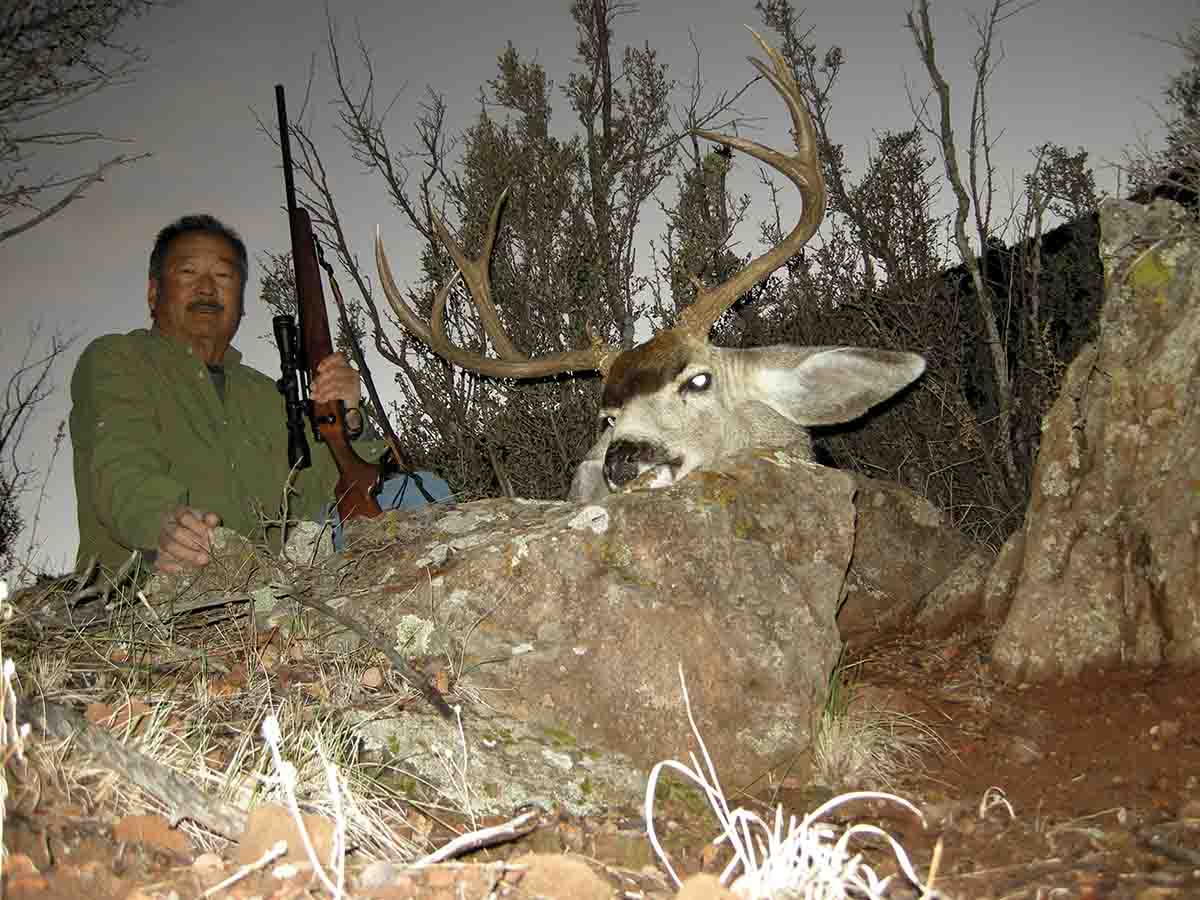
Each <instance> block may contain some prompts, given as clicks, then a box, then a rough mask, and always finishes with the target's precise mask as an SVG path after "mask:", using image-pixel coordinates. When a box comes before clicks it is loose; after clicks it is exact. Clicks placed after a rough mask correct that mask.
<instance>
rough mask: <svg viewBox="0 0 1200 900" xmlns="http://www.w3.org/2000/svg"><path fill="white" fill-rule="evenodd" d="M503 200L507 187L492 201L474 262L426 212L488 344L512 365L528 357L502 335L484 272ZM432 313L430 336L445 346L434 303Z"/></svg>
mask: <svg viewBox="0 0 1200 900" xmlns="http://www.w3.org/2000/svg"><path fill="white" fill-rule="evenodd" d="M506 200H508V188H505V189H504V190H503V191H501V192H500V196H499V197H498V198H497V199H496V203H495V205H494V206H493V207H492V215H491V218H490V219H489V220H488V230H487V236H486V237H485V238H484V241H483V248H482V249H481V250H480V251H479V255H478V256H476V257H475V258H474V259H469V258H468V257H467V254H466V252H465V251H464V250H463V248H462V245H461V244H459V243H458V241H456V240H454V238H453V237H452V236H451V235H450V231H449V229H447V228H446V224H445V223H444V222H443V221H442V217H441V216H439V215H438V214H437V213H435V212H432V211H430V218H431V219H432V220H433V227H434V229H435V230H436V231H437V234H438V237H439V238H440V239H441V241H442V245H443V246H444V247H445V248H446V249H447V250H448V251H449V252H450V257H451V258H452V259H453V260H454V264H455V265H456V266H458V270H459V271H460V272H461V273H462V276H463V279H464V280H465V281H466V282H467V289H468V290H469V291H470V292H471V299H472V300H473V301H475V308H476V309H477V310H479V318H480V320H481V321H482V322H483V330H484V331H486V332H487V336H488V337H489V338H491V341H492V344H493V346H495V348H496V353H497V354H499V355H500V357H501V358H502V359H507V360H512V361H513V362H525V361H527V360H528V359H529V357H528V356H526V355H525V354H524V353H522V352H521V351H520V350H518V349H517V348H516V346H515V345H514V344H513V342H512V341H511V340H510V339H509V337H508V335H507V334H506V333H505V331H504V326H503V325H501V324H500V314H499V313H498V312H496V304H495V303H493V302H492V279H491V275H490V274H489V272H488V269H489V266H490V263H491V259H492V248H493V247H494V246H495V244H496V231H497V229H498V228H499V227H500V211H501V210H502V209H503V208H504V203H505V201H506ZM452 284H454V279H450V282H449V283H448V284H447V285H446V294H449V287H450V285H452ZM444 300H445V298H444V297H443V303H442V305H441V308H442V309H444V307H445V302H444ZM434 310H435V311H434V314H433V318H432V321H431V325H432V326H433V333H434V335H435V336H437V337H439V338H441V340H442V341H443V342H445V343H449V340H448V339H447V338H446V333H445V320H444V319H443V318H442V314H441V310H440V309H439V307H438V304H437V303H436V302H435V303H434Z"/></svg>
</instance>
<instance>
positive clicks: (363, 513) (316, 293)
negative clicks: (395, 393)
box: [275, 85, 383, 522]
mask: <svg viewBox="0 0 1200 900" xmlns="http://www.w3.org/2000/svg"><path fill="white" fill-rule="evenodd" d="M275 102H276V106H277V107H278V110H279V145H280V149H281V150H282V152H283V173H284V188H285V191H286V194H287V205H288V227H289V231H290V233H291V240H292V263H293V265H294V267H295V271H296V314H297V319H298V320H299V338H300V347H299V352H298V354H297V357H298V359H297V363H298V365H299V367H300V368H302V369H303V370H304V372H305V373H306V374H307V378H304V379H301V381H302V383H303V384H304V385H305V387H307V385H308V384H309V383H310V382H311V381H312V379H314V378H315V377H316V372H317V364H318V363H319V362H320V361H321V360H323V359H324V358H325V357H327V356H329V354H331V353H333V339H332V338H331V336H330V332H329V316H328V313H327V311H326V308H325V293H324V291H323V290H322V288H321V271H320V268H319V267H318V264H317V250H316V237H315V235H314V234H313V228H312V219H311V218H310V217H309V214H308V210H306V209H304V208H303V207H300V206H297V204H296V189H295V185H294V182H293V180H292V155H291V149H290V146H289V141H288V120H287V108H286V106H285V104H284V97H283V85H276V86H275ZM285 365H286V362H285ZM286 374H287V373H286V372H285V379H286ZM281 390H282V388H281ZM305 402H306V407H307V411H308V415H309V421H310V422H311V423H312V429H313V435H314V436H315V437H316V439H317V440H318V441H321V442H323V443H324V444H325V446H326V447H328V448H329V452H330V454H331V455H332V456H333V461H334V463H335V464H336V465H337V470H338V482H337V488H336V496H337V510H338V517H339V518H340V519H341V520H342V521H343V522H346V521H348V520H350V519H353V518H359V517H366V518H373V517H375V516H378V515H379V514H380V512H381V510H380V508H379V503H378V501H377V500H376V499H375V496H374V495H375V494H376V493H377V492H378V490H379V484H380V481H381V479H382V475H383V468H382V466H380V465H378V464H374V463H369V462H367V461H366V460H364V459H363V458H362V457H361V456H359V455H358V453H356V452H355V450H354V447H352V446H351V444H350V439H349V438H348V437H347V435H346V419H345V406H344V404H343V403H342V402H341V401H340V400H338V401H335V402H327V403H314V402H313V401H312V400H311V399H306V401H305Z"/></svg>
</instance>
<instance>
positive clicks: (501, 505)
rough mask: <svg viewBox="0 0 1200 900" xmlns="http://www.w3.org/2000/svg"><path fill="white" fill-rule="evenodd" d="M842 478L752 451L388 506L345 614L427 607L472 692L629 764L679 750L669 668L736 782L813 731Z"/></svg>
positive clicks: (827, 665)
mask: <svg viewBox="0 0 1200 900" xmlns="http://www.w3.org/2000/svg"><path fill="white" fill-rule="evenodd" d="M854 492H855V483H854V480H853V479H852V478H851V477H850V476H849V475H846V474H844V473H841V472H838V471H835V470H832V469H824V468H821V467H818V466H815V465H812V464H811V463H808V462H805V461H804V459H803V457H802V455H801V454H799V453H791V452H788V451H786V450H770V451H767V450H763V451H750V452H747V453H743V454H741V455H739V456H737V457H734V458H733V459H731V460H729V461H726V462H724V463H723V464H722V471H721V472H719V473H718V472H712V471H701V472H698V473H695V474H694V475H692V476H690V477H688V478H687V479H684V481H682V482H681V483H679V484H678V485H675V486H673V487H672V488H670V489H669V490H635V491H632V492H630V493H625V494H620V495H614V496H612V497H608V498H605V499H604V500H603V501H601V502H600V503H599V504H595V505H581V504H574V503H540V502H530V501H520V500H485V501H478V502H475V503H470V504H465V505H463V506H461V507H457V508H453V509H451V510H449V511H446V510H437V509H433V510H427V511H425V512H416V513H403V514H401V515H402V516H403V517H404V523H403V525H402V526H401V527H403V528H404V529H406V531H407V532H408V533H407V534H406V539H405V542H404V544H394V545H392V546H391V547H390V548H389V549H388V552H387V560H388V567H389V570H390V574H389V578H388V581H387V582H386V583H384V584H382V585H375V589H374V590H370V589H366V588H365V586H364V589H365V592H364V593H363V594H361V595H360V596H356V598H355V600H354V605H353V611H354V612H356V613H357V614H358V615H359V616H360V617H362V618H364V619H366V620H368V621H371V622H372V623H373V624H374V626H375V627H376V628H377V629H379V630H381V631H383V632H385V633H393V634H394V633H395V632H396V629H397V628H398V627H401V625H402V620H403V619H404V618H405V617H406V616H408V615H411V614H412V613H414V612H417V613H421V612H426V611H429V610H432V611H433V617H434V618H435V619H437V620H438V621H439V622H440V623H442V624H441V627H443V628H444V630H445V631H446V632H447V633H449V634H451V635H458V636H459V637H461V638H462V642H463V648H462V654H463V656H462V669H463V671H464V672H465V673H467V674H466V675H465V676H464V678H463V686H464V687H465V688H468V689H469V691H470V692H471V693H473V694H475V695H476V696H478V697H481V698H483V699H484V700H486V702H487V703H488V704H489V705H491V706H493V707H495V708H497V709H499V710H501V711H503V712H505V713H507V714H509V715H511V716H512V717H514V718H515V719H519V720H525V721H532V722H535V723H537V724H539V725H540V726H542V727H544V728H545V729H548V730H549V731H550V732H551V733H554V734H559V735H561V736H562V740H563V742H564V744H565V745H569V746H580V747H583V746H589V747H596V748H605V749H608V750H615V751H617V752H619V753H621V754H623V755H624V756H627V757H629V758H630V759H631V760H633V762H634V763H635V764H636V765H638V766H640V767H642V769H643V770H644V771H648V770H649V768H650V767H651V766H653V765H654V764H655V763H656V762H658V761H659V760H661V759H664V758H667V757H675V758H679V759H684V760H686V759H687V758H688V756H687V755H688V752H689V750H692V749H695V746H694V743H693V740H692V737H691V730H690V728H689V726H688V723H687V717H686V713H685V710H684V706H683V702H682V698H681V692H680V681H679V670H680V667H682V669H683V674H684V676H685V678H686V679H687V686H688V691H689V693H690V696H691V701H692V708H693V711H694V712H695V714H696V717H697V724H698V726H699V728H700V730H701V733H702V734H703V735H704V737H705V740H706V741H707V743H708V747H709V750H710V751H711V752H712V754H713V758H714V760H715V761H716V762H717V765H718V767H719V769H720V771H721V773H722V777H724V778H727V779H728V783H729V784H738V783H742V782H744V781H748V780H750V779H751V778H754V777H758V776H761V775H762V774H763V773H764V772H766V771H768V770H770V769H772V768H776V767H783V766H787V765H789V764H792V763H794V761H795V758H796V756H797V754H798V753H800V752H801V751H803V750H805V749H806V748H807V747H808V746H809V744H810V742H811V740H812V733H813V726H814V725H815V724H816V718H817V716H818V715H819V713H820V710H821V709H822V707H823V704H824V702H825V697H826V690H827V684H828V678H829V673H830V671H831V670H832V668H833V666H834V664H835V663H836V661H837V658H838V653H839V650H840V647H841V641H840V638H839V635H838V630H837V625H836V622H835V615H836V612H837V607H838V602H839V599H840V596H841V592H842V585H843V581H844V579H845V576H846V571H847V568H848V566H849V562H850V556H851V551H852V548H853V544H854V524H855V509H854V502H853V497H854ZM418 524H419V531H413V530H412V529H414V528H415V527H417V525H418ZM366 527H367V528H371V529H378V527H379V526H378V525H369V526H366ZM362 540H368V538H367V537H366V535H365V533H364V535H363V537H362ZM357 581H358V578H357V574H356V576H355V577H354V578H353V581H347V583H346V585H345V588H344V590H345V591H346V593H347V594H348V595H354V594H355V593H356V588H357V587H358V585H357ZM408 592H411V594H410V596H411V597H412V600H411V602H409V603H406V604H398V603H397V602H396V600H397V595H398V594H400V595H402V596H403V595H405V594H406V593H408ZM344 608H345V609H346V610H347V611H351V607H350V606H347V607H344ZM467 721H468V731H469V729H470V711H469V710H468V713H467Z"/></svg>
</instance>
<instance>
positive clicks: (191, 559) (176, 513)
mask: <svg viewBox="0 0 1200 900" xmlns="http://www.w3.org/2000/svg"><path fill="white" fill-rule="evenodd" d="M220 524H221V517H220V516H218V515H217V514H216V513H211V512H203V511H201V510H198V509H193V508H192V507H190V506H177V507H175V508H174V509H173V510H171V511H170V512H168V513H167V514H166V515H164V516H163V524H162V530H161V531H159V533H158V560H157V562H156V563H155V566H156V568H157V569H158V571H160V572H167V573H168V574H171V575H176V574H178V573H180V572H187V571H190V570H192V569H198V568H200V567H201V566H205V565H208V561H209V559H210V558H211V557H210V556H209V551H210V549H211V548H212V532H213V529H214V528H216V527H217V526H218V525H220Z"/></svg>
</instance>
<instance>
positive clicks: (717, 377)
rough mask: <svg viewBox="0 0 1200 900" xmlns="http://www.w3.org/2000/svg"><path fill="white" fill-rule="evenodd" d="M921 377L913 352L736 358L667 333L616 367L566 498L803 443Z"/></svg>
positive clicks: (666, 481) (816, 351) (755, 352)
mask: <svg viewBox="0 0 1200 900" xmlns="http://www.w3.org/2000/svg"><path fill="white" fill-rule="evenodd" d="M924 371H925V360H924V359H922V358H921V357H920V356H918V355H916V354H915V353H904V352H898V351H891V350H869V349H861V348H856V347H797V346H792V345H787V344H782V345H777V346H772V347H758V348H754V349H746V350H738V349H729V348H724V347H714V346H712V345H711V344H709V343H708V342H707V341H704V340H700V339H697V338H695V337H693V336H692V335H690V334H687V333H686V332H679V331H674V330H672V331H664V332H662V333H661V334H658V335H656V336H655V337H654V338H652V339H651V340H649V341H647V342H646V343H645V344H642V345H641V346H638V347H635V348H634V349H632V350H629V351H627V352H625V353H622V354H621V355H620V356H618V357H617V358H616V360H615V361H614V362H613V365H612V368H611V370H610V371H609V374H608V378H607V379H606V380H605V384H604V395H603V400H602V401H601V409H600V417H601V422H602V425H603V429H604V430H603V432H602V433H601V435H600V438H599V440H597V441H596V443H595V444H594V445H593V446H592V448H591V450H590V451H589V452H588V454H587V456H586V457H584V460H583V462H582V463H580V465H579V467H578V468H577V469H576V471H575V476H574V478H573V479H572V481H571V490H570V493H569V494H568V499H571V500H586V501H595V500H599V499H601V498H603V497H605V496H607V495H608V494H610V493H612V492H615V491H617V490H620V489H621V488H622V487H623V486H624V485H626V484H628V483H629V482H630V481H632V480H633V479H635V478H639V477H640V476H642V475H644V474H645V473H647V472H651V471H652V472H653V474H652V475H650V476H647V478H646V479H643V481H642V482H641V483H642V484H645V485H646V486H648V487H665V486H667V485H670V484H674V483H675V482H676V481H678V480H679V479H680V478H683V477H684V476H685V475H687V474H688V473H689V472H691V471H692V470H693V469H696V468H698V467H700V466H708V465H711V464H713V463H715V462H717V461H718V460H720V459H721V458H722V457H724V456H728V455H729V454H731V453H734V452H736V451H738V450H743V449H746V448H749V447H781V446H787V445H797V446H798V447H799V448H800V450H801V451H802V452H805V453H806V455H807V456H808V458H810V459H812V458H813V456H812V444H811V439H810V437H809V432H808V429H809V428H810V427H814V426H819V425H836V424H841V423H843V422H849V421H851V420H853V419H857V418H858V417H859V416H861V415H863V414H864V413H865V412H866V411H867V410H868V409H870V408H871V407H872V406H875V405H876V404H878V403H882V402H883V401H884V400H887V399H888V398H889V397H892V396H893V395H895V394H896V393H898V392H899V391H901V390H903V389H904V388H905V387H907V386H908V385H909V384H911V383H912V382H913V381H915V380H916V379H917V378H918V377H920V375H921V373H922V372H924Z"/></svg>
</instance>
